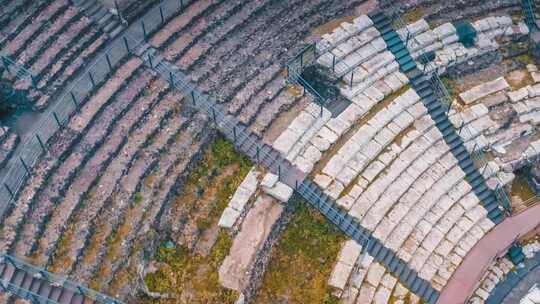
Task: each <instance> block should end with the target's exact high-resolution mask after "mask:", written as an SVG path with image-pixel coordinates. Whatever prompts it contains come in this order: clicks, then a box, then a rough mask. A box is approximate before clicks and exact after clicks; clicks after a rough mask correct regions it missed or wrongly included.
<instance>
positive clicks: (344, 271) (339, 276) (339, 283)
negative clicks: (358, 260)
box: [328, 261, 353, 290]
mask: <svg viewBox="0 0 540 304" xmlns="http://www.w3.org/2000/svg"><path fill="white" fill-rule="evenodd" d="M352 269H353V266H352V265H347V264H344V263H342V262H340V261H338V262H337V263H336V265H335V266H334V269H333V270H332V273H331V274H330V278H329V279H328V285H330V286H332V287H335V288H338V289H341V290H343V289H344V288H345V285H346V284H347V281H348V279H349V276H350V274H351V271H352Z"/></svg>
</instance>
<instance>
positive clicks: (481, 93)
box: [459, 77, 510, 104]
mask: <svg viewBox="0 0 540 304" xmlns="http://www.w3.org/2000/svg"><path fill="white" fill-rule="evenodd" d="M509 87H510V86H509V85H508V83H507V82H506V80H505V79H504V78H503V77H499V78H497V79H495V80H492V81H489V82H486V83H483V84H481V85H478V86H476V87H474V88H472V89H470V90H468V91H466V92H463V93H461V94H459V96H460V97H461V99H462V100H463V101H464V102H465V104H471V103H473V102H475V101H478V100H479V99H481V98H483V97H485V96H488V95H490V94H493V93H496V92H498V91H502V90H505V89H508V88H509Z"/></svg>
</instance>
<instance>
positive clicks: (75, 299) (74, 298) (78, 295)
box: [70, 294, 84, 304]
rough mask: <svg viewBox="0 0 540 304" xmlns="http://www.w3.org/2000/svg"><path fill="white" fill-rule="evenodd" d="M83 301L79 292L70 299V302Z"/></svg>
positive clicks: (71, 303) (75, 303) (79, 302)
mask: <svg viewBox="0 0 540 304" xmlns="http://www.w3.org/2000/svg"><path fill="white" fill-rule="evenodd" d="M83 303H84V297H83V296H82V295H81V294H76V295H74V296H73V298H72V299H71V302H70V304H83Z"/></svg>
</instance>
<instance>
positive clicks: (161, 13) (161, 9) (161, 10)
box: [159, 5, 165, 24]
mask: <svg viewBox="0 0 540 304" xmlns="http://www.w3.org/2000/svg"><path fill="white" fill-rule="evenodd" d="M159 15H160V16H161V24H163V23H165V17H163V7H162V6H161V5H160V6H159Z"/></svg>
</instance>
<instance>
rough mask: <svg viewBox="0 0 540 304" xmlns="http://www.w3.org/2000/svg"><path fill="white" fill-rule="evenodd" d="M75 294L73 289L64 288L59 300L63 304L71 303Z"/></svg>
mask: <svg viewBox="0 0 540 304" xmlns="http://www.w3.org/2000/svg"><path fill="white" fill-rule="evenodd" d="M74 295H75V293H74V292H73V291H71V290H68V289H65V288H63V289H62V294H61V295H60V298H59V299H58V302H60V303H61V304H64V303H65V304H69V303H71V299H73V296H74Z"/></svg>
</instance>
